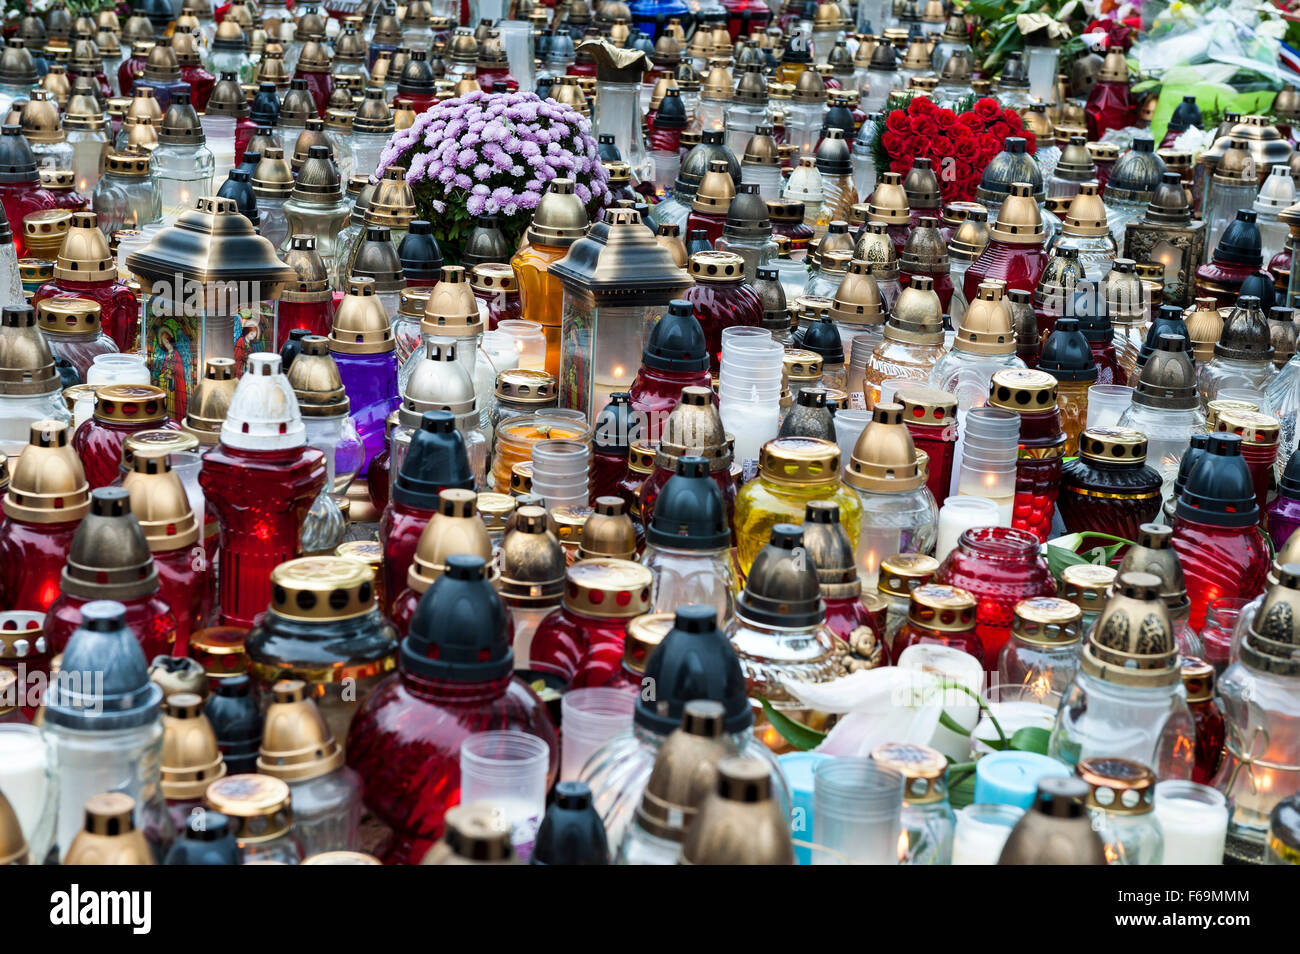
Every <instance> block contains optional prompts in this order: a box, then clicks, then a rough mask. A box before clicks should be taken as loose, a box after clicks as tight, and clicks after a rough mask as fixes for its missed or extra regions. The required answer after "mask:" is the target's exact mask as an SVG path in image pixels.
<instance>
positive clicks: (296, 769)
mask: <svg viewBox="0 0 1300 954" xmlns="http://www.w3.org/2000/svg"><path fill="white" fill-rule="evenodd" d="M342 765H343V748H342V746H340V745H339V744H338V741H337V740H336V739H335V738H334V735H333V733H332V732H331V731H330V727H329V725H328V724H327V723H326V721H325V717H324V716H323V715H321V712H320V709H319V708H317V706H316V702H315V700H313V699H312V698H311V697H310V696H309V695H308V694H307V683H305V682H303V681H302V680H301V679H281V680H279V681H278V682H276V684H275V685H274V686H272V687H271V704H270V706H268V707H267V710H266V716H265V718H264V721H263V726H262V744H261V747H260V748H259V749H258V755H257V770H258V771H259V772H261V773H262V774H263V775H270V776H272V777H273V778H277V779H280V780H282V781H285V782H305V781H307V780H308V779H313V778H319V777H320V776H322V775H327V774H329V773H330V772H333V771H335V770H336V769H338V768H339V767H340V766H342Z"/></svg>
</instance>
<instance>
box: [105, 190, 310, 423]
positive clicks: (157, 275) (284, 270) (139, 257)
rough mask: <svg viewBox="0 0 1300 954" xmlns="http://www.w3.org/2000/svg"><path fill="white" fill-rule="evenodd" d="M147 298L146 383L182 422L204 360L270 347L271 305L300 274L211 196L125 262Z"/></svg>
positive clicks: (242, 356)
mask: <svg viewBox="0 0 1300 954" xmlns="http://www.w3.org/2000/svg"><path fill="white" fill-rule="evenodd" d="M126 266H127V268H128V269H129V270H130V271H131V272H132V273H133V274H134V275H135V276H136V278H137V279H138V280H139V281H140V285H141V288H142V289H143V291H144V294H145V295H147V296H149V300H148V303H147V305H146V308H145V315H144V321H143V330H142V332H141V340H142V341H143V351H144V355H145V360H146V361H147V362H148V364H149V371H150V376H151V378H152V380H153V381H154V383H155V384H157V385H158V386H159V387H162V388H164V389H166V390H167V392H168V407H167V409H168V411H169V412H170V413H171V415H172V417H173V418H174V419H177V420H179V419H181V418H183V417H184V416H185V410H186V406H187V403H188V398H189V395H190V393H191V392H192V391H193V390H194V388H195V387H196V386H197V384H198V381H199V374H200V372H201V369H202V368H203V367H204V365H205V364H206V362H207V359H209V358H214V357H224V358H234V360H235V374H236V376H238V375H239V374H241V373H242V372H243V367H244V362H245V361H247V359H248V356H249V354H251V353H253V352H257V351H268V350H271V349H273V348H274V347H275V342H276V341H277V340H278V339H277V329H276V326H275V325H276V305H275V302H276V300H277V299H278V298H279V297H280V290H281V288H282V286H283V285H284V284H285V283H286V282H293V281H296V279H297V273H296V272H295V271H294V270H293V269H292V268H290V267H289V266H288V265H286V264H285V263H284V262H282V261H280V259H279V258H277V257H276V254H275V248H274V247H273V246H272V245H271V243H270V242H268V241H267V240H266V239H264V238H262V237H261V236H260V235H258V234H257V233H256V232H255V231H254V229H253V226H252V224H251V223H250V222H249V221H248V219H247V218H245V217H244V216H243V215H241V214H240V213H239V210H238V208H237V207H236V206H235V202H234V200H233V199H223V198H219V197H217V196H208V197H205V198H201V199H198V200H197V201H196V202H195V205H194V208H193V209H190V210H189V211H188V212H183V213H182V214H181V216H180V217H179V218H178V219H177V220H176V224H175V225H173V226H171V227H169V228H166V229H163V230H162V231H160V232H159V233H158V234H157V235H155V236H154V238H153V241H152V242H150V243H149V244H148V245H147V246H145V247H144V248H142V249H137V250H136V251H134V252H132V253H131V254H130V255H128V256H127V260H126Z"/></svg>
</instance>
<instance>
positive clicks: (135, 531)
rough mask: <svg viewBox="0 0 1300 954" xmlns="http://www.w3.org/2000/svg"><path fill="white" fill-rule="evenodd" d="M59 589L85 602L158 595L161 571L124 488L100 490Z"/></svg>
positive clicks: (76, 538) (79, 528)
mask: <svg viewBox="0 0 1300 954" xmlns="http://www.w3.org/2000/svg"><path fill="white" fill-rule="evenodd" d="M59 588H60V589H61V590H62V591H63V593H64V595H66V596H75V597H77V598H79V599H83V600H99V599H103V600H111V599H115V600H121V601H123V602H126V601H131V600H138V599H140V598H142V597H145V596H148V595H149V594H151V593H156V592H157V591H158V571H157V569H156V568H155V567H154V563H153V554H151V553H150V552H149V543H148V541H146V540H145V536H144V531H143V530H142V529H141V528H140V523H139V521H138V520H136V518H135V515H134V514H132V513H131V495H130V493H129V492H128V491H127V490H126V489H124V488H122V487H97V488H96V489H94V490H92V491H91V493H90V511H89V513H87V514H86V516H85V517H83V518H82V520H81V523H80V524H78V525H77V531H76V533H74V534H73V536H72V545H71V547H70V548H69V550H68V562H67V563H66V564H65V565H64V567H63V575H62V577H61V579H60V581H59Z"/></svg>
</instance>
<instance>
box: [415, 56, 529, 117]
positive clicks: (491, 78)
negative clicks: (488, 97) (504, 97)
mask: <svg viewBox="0 0 1300 954" xmlns="http://www.w3.org/2000/svg"><path fill="white" fill-rule="evenodd" d="M474 78H475V79H476V80H478V85H479V88H480V89H481V90H483V92H485V93H490V92H492V86H493V84H494V83H505V84H506V89H507V90H508V91H509V92H512V93H513V92H514V91H515V90H517V89H519V81H518V80H517V79H515V78H514V77H513V76H511V75H510V68H509V67H508V66H506V67H502V66H497V67H485V66H480V67H477V68H476V69H475V70H474ZM437 101H438V100H437V97H436V96H435V97H434V100H433V102H435V103H436V102H437ZM430 105H432V103H431V104H430ZM428 108H429V107H428V106H425V107H424V109H428ZM419 111H420V112H423V110H419Z"/></svg>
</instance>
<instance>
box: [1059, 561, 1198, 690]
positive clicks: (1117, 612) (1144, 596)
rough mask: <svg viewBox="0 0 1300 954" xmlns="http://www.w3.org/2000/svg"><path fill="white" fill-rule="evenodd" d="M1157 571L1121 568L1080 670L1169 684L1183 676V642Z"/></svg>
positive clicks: (1129, 681) (1124, 680)
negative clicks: (1180, 645) (1180, 650)
mask: <svg viewBox="0 0 1300 954" xmlns="http://www.w3.org/2000/svg"><path fill="white" fill-rule="evenodd" d="M1163 586H1164V582H1163V581H1162V580H1161V579H1160V577H1158V576H1156V575H1155V574H1152V573H1121V574H1120V576H1119V579H1118V580H1117V581H1116V583H1115V586H1114V588H1113V590H1112V592H1111V595H1110V598H1109V599H1107V601H1106V606H1105V609H1103V610H1102V613H1101V616H1099V617H1098V618H1097V622H1096V623H1095V624H1094V625H1093V627H1092V629H1091V630H1089V632H1088V640H1087V644H1086V645H1085V646H1084V649H1083V654H1082V657H1081V659H1080V663H1079V665H1080V669H1081V670H1082V671H1083V672H1086V673H1087V674H1088V675H1090V676H1092V677H1094V678H1096V679H1101V680H1104V681H1106V682H1113V683H1116V684H1119V685H1127V686H1152V687H1155V686H1168V685H1172V684H1174V683H1176V682H1178V680H1179V678H1180V677H1179V670H1178V644H1177V643H1176V642H1175V640H1174V631H1173V625H1172V623H1171V622H1170V618H1169V611H1168V610H1167V609H1166V608H1165V603H1164V600H1163V599H1162V598H1161V590H1162V589H1163Z"/></svg>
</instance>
